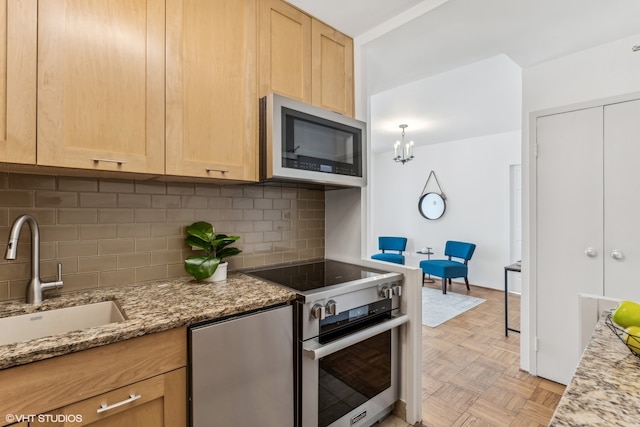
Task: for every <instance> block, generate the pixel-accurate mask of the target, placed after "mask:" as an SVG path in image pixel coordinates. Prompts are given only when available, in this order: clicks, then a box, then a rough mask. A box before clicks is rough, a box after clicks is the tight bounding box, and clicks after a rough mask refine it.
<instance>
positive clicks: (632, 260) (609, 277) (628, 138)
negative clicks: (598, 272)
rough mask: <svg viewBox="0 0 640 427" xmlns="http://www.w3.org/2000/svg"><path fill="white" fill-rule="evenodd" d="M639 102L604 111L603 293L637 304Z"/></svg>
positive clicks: (639, 263)
mask: <svg viewBox="0 0 640 427" xmlns="http://www.w3.org/2000/svg"><path fill="white" fill-rule="evenodd" d="M639 157H640V100H635V101H629V102H622V103H619V104H612V105H607V106H605V108H604V211H605V227H604V230H605V242H604V253H603V257H604V270H605V280H604V293H605V295H606V296H608V297H612V298H622V299H631V300H635V301H640V284H638V279H639V278H640V227H638V224H637V223H638V213H639V212H640V195H639V193H638V188H640V168H639V167H638V158H639Z"/></svg>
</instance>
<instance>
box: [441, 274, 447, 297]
mask: <svg viewBox="0 0 640 427" xmlns="http://www.w3.org/2000/svg"><path fill="white" fill-rule="evenodd" d="M442 293H443V294H446V293H447V279H445V278H444V277H443V278H442Z"/></svg>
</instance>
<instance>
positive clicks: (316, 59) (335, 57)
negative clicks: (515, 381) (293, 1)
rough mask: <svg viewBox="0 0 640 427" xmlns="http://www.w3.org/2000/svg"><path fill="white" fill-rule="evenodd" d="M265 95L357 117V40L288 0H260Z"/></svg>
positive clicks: (261, 93)
mask: <svg viewBox="0 0 640 427" xmlns="http://www.w3.org/2000/svg"><path fill="white" fill-rule="evenodd" d="M259 73H260V96H265V95H267V94H268V93H270V92H275V93H278V94H280V95H284V96H287V97H289V98H293V99H297V100H299V101H303V102H306V103H308V104H312V105H315V106H317V107H321V108H325V109H327V110H330V111H335V112H338V113H340V114H344V115H348V116H351V117H353V114H354V101H353V99H354V94H353V40H352V39H351V38H349V37H348V36H346V35H344V34H342V33H340V32H339V31H336V30H335V29H333V28H332V27H330V26H328V25H326V24H324V23H322V22H320V21H318V20H316V19H314V18H312V17H310V16H309V15H307V14H305V13H304V12H302V11H300V10H298V9H296V8H295V7H293V6H291V5H289V4H288V3H285V2H283V1H282V0H261V1H260V67H259Z"/></svg>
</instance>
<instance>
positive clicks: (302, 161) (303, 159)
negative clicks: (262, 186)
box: [260, 94, 367, 187]
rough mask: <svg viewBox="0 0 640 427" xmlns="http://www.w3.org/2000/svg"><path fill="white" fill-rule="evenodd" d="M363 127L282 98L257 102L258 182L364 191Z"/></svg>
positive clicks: (329, 113)
mask: <svg viewBox="0 0 640 427" xmlns="http://www.w3.org/2000/svg"><path fill="white" fill-rule="evenodd" d="M366 146H367V138H366V124H365V123H364V122H361V121H360V120H356V119H353V118H351V117H346V116H343V115H341V114H338V113H334V112H331V111H327V110H323V109H322V108H318V107H314V106H312V105H309V104H305V103H303V102H300V101H296V100H293V99H290V98H286V97H284V96H281V95H276V94H269V95H267V96H266V97H264V98H261V99H260V179H261V180H262V181H286V182H298V183H304V182H307V183H313V184H323V185H325V186H337V187H364V186H366V185H367V173H366V172H367V170H366V169H367V168H366V158H367V156H366Z"/></svg>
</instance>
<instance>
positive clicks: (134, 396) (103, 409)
mask: <svg viewBox="0 0 640 427" xmlns="http://www.w3.org/2000/svg"><path fill="white" fill-rule="evenodd" d="M141 397H142V395H141V394H133V393H132V394H130V395H129V398H128V399H125V400H121V401H120V402H118V403H114V404H113V405H107V404H106V403H103V404H102V405H100V407H99V408H98V410H97V412H98V414H99V413H101V412H106V411H109V410H111V409H113V408H117V407H118V406H122V405H126V404H127V403H131V402H134V401H136V400H138V399H140V398H141Z"/></svg>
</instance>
